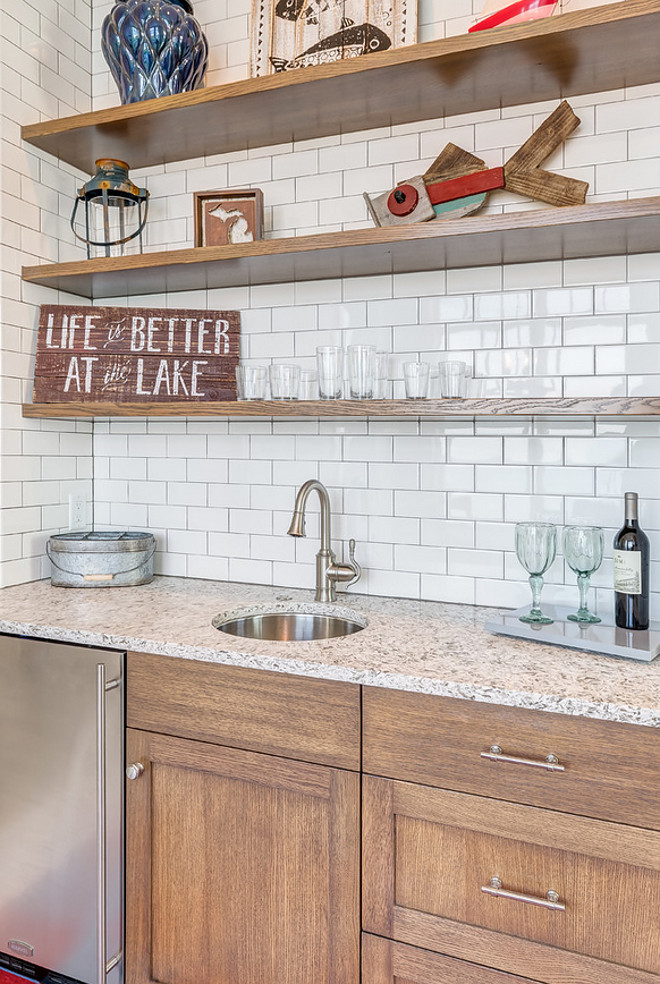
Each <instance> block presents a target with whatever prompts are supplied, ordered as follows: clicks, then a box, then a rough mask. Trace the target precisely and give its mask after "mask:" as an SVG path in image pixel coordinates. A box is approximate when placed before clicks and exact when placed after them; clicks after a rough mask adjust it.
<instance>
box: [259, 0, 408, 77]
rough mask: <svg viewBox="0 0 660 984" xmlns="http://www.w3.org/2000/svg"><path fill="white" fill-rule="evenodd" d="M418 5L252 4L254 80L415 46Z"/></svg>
mask: <svg viewBox="0 0 660 984" xmlns="http://www.w3.org/2000/svg"><path fill="white" fill-rule="evenodd" d="M416 39H417V0H252V25H251V72H252V75H253V76H259V75H270V74H272V73H274V72H288V71H292V70H294V69H297V68H309V67H310V66H314V65H325V64H328V63H330V62H335V61H340V60H341V59H344V58H357V57H359V56H361V55H368V54H372V53H374V52H377V51H387V50H388V48H399V47H401V46H403V45H406V44H413V43H414V42H415V41H416Z"/></svg>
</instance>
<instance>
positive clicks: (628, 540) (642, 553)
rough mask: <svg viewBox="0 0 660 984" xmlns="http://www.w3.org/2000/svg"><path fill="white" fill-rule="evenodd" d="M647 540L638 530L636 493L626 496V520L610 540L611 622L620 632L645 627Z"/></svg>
mask: <svg viewBox="0 0 660 984" xmlns="http://www.w3.org/2000/svg"><path fill="white" fill-rule="evenodd" d="M650 552H651V550H650V545H649V538H648V537H647V535H646V533H645V532H644V531H643V530H642V529H641V528H640V525H639V519H638V515H637V493H636V492H626V518H625V522H624V524H623V526H622V527H621V529H620V530H619V532H618V533H617V535H616V536H615V537H614V619H615V622H616V624H617V625H618V626H619V628H620V629H648V627H649V556H650Z"/></svg>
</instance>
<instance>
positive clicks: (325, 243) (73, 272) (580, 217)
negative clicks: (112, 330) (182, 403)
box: [23, 196, 660, 300]
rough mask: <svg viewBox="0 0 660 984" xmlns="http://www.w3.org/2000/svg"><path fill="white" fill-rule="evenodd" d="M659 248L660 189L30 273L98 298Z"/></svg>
mask: <svg viewBox="0 0 660 984" xmlns="http://www.w3.org/2000/svg"><path fill="white" fill-rule="evenodd" d="M656 251H660V196H657V197H653V198H636V199H631V200H629V201H614V202H597V203H594V204H587V205H578V206H573V207H569V208H543V209H536V210H527V211H520V212H506V213H504V214H499V215H475V216H470V217H468V218H462V219H446V220H436V221H434V222H424V223H417V224H411V225H406V226H398V227H387V228H368V229H355V230H352V231H350V232H332V233H319V234H316V235H311V236H298V237H295V238H287V239H264V240H259V241H258V242H252V243H244V244H240V245H232V246H205V247H199V248H194V249H177V250H168V251H164V252H153V253H151V252H149V253H138V254H134V255H130V256H120V257H109V258H106V257H103V258H100V259H92V260H74V261H71V262H68V263H49V264H41V265H38V266H27V267H23V279H24V280H25V281H27V282H29V283H33V284H40V285H41V286H44V287H53V288H55V289H56V290H62V291H66V292H67V293H69V294H77V295H79V296H81V297H88V298H90V299H91V300H96V299H98V298H105V297H130V296H134V295H145V294H166V293H172V292H175V291H182V290H185V291H190V290H205V289H210V288H221V287H239V286H252V285H257V284H270V283H285V282H289V281H304V280H328V279H334V278H342V277H367V276H374V275H382V274H394V273H410V272H414V271H419V270H443V269H449V268H456V267H479V266H490V265H499V264H502V263H529V262H534V261H541V260H568V259H576V258H578V257H583V256H609V255H614V254H620V253H648V252H656ZM475 282H477V283H478V274H475Z"/></svg>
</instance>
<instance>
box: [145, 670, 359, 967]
mask: <svg viewBox="0 0 660 984" xmlns="http://www.w3.org/2000/svg"><path fill="white" fill-rule="evenodd" d="M155 663H156V664H157V666H155V665H154V664H155ZM149 675H150V677H149ZM128 679H129V683H128V712H127V714H128V720H129V725H133V727H130V728H129V731H128V737H127V758H128V761H129V762H139V763H141V764H142V766H143V767H144V771H143V773H142V774H141V775H140V776H139V777H138V778H137V779H136V780H135V781H133V782H128V783H127V858H126V867H127V885H126V889H127V919H126V975H127V982H128V984H148V982H156V981H158V982H159V984H190V982H193V981H194V982H195V984H220V982H221V984H256V982H258V984H307V982H309V984H312V982H313V984H357V982H358V980H359V937H360V923H359V871H360V836H359V818H360V777H359V774H358V773H357V772H356V771H348V770H347V769H345V768H337V767H336V766H335V765H333V764H331V763H332V760H333V758H336V760H337V761H339V762H341V763H342V764H345V763H348V762H350V763H357V764H359V732H358V728H357V725H358V717H357V708H358V706H359V692H358V688H357V687H351V686H350V685H348V684H335V683H331V682H330V683H328V682H326V681H316V680H304V679H301V678H295V677H288V676H284V675H283V676H281V677H280V675H279V674H277V673H262V672H259V671H250V670H242V669H241V670H234V669H233V668H228V667H220V666H213V665H204V664H203V663H200V662H193V661H191V662H190V663H188V661H186V660H169V659H166V658H165V657H156V658H154V657H149V656H143V655H137V654H131V655H130V656H129V677H128ZM148 679H149V684H148V685H147V680H148ZM271 687H272V689H271ZM335 715H336V718H335ZM315 719H316V720H315ZM140 722H144V723H148V725H149V727H150V728H152V729H153V730H150V731H144V730H137V728H136V727H135V725H136V724H138V723H140ZM352 723H353V725H354V726H353V727H352ZM299 728H300V731H299V730H298V729H299ZM324 731H326V732H328V733H329V734H325V735H324V734H323V732H324ZM159 732H160V733H159ZM163 732H166V733H163ZM196 732H198V733H197V737H198V738H200V739H204V740H195V738H196ZM179 733H180V734H182V735H183V736H184V737H179V736H178V735H179ZM340 739H341V740H340ZM307 742H308V743H309V749H310V752H309V754H310V757H311V758H312V759H313V758H314V757H315V758H316V759H322V760H323V761H324V762H328V763H329V764H323V765H318V764H310V763H309V762H303V761H294V760H293V759H292V758H291V757H288V758H285V757H282V753H284V754H285V755H287V754H288V755H294V754H295V755H299V756H300V757H301V758H302V757H304V755H305V745H306V743H307ZM229 744H231V745H234V746H235V745H237V744H245V745H246V746H248V747H250V746H251V745H252V746H254V747H257V748H258V749H259V751H256V752H255V751H245V750H243V749H241V748H236V747H227V745H229ZM276 750H277V752H278V753H279V754H273V753H274V752H275V751H276Z"/></svg>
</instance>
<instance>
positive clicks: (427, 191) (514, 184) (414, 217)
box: [364, 100, 589, 226]
mask: <svg viewBox="0 0 660 984" xmlns="http://www.w3.org/2000/svg"><path fill="white" fill-rule="evenodd" d="M579 124H580V120H579V119H578V117H577V116H576V115H575V113H574V112H573V110H572V109H571V107H570V106H569V104H568V103H567V102H566V101H565V100H564V102H562V103H561V104H560V105H559V106H558V107H557V109H556V110H555V111H554V113H552V114H551V115H550V116H549V117H548V118H547V119H546V120H544V122H543V123H541V125H540V126H539V127H538V128H537V129H536V130H535V131H534V133H533V134H532V135H531V137H530V138H529V140H527V141H526V142H525V143H524V144H523V145H522V147H521V148H520V149H519V150H517V151H516V152H515V154H514V155H513V156H512V157H510V158H509V160H508V161H507V162H506V164H505V165H504V167H490V168H489V167H487V166H486V164H485V163H484V161H482V160H481V159H480V158H478V157H475V156H474V154H470V153H468V151H467V150H463V149H462V148H461V147H457V146H456V145H455V144H451V143H450V144H447V146H446V147H445V149H444V150H443V151H442V153H441V154H440V156H439V157H437V158H436V160H435V161H434V162H433V164H432V165H431V167H430V168H429V170H428V171H427V172H426V173H425V174H423V175H419V176H417V177H414V178H411V179H410V180H408V181H403V182H401V183H400V184H398V185H397V186H396V188H394V189H393V190H392V191H387V192H385V193H384V194H382V195H377V196H375V197H372V196H371V195H368V194H367V193H366V192H365V195H364V197H365V200H366V202H367V205H368V207H369V211H370V213H371V217H372V218H373V220H374V222H375V223H376V225H379V226H389V225H403V224H405V223H409V222H429V221H430V220H431V219H437V218H440V219H444V218H452V219H456V218H459V217H460V216H463V215H472V214H473V213H474V212H477V211H478V210H479V209H480V208H482V206H483V205H484V204H485V203H486V201H487V199H488V195H489V193H490V192H491V191H494V190H495V189H497V188H507V189H508V190H509V191H513V192H515V193H516V194H518V195H527V196H528V197H529V198H533V199H535V200H537V201H541V202H546V203H547V204H548V205H558V206H563V205H583V204H584V201H585V198H586V195H587V191H588V189H589V185H588V183H587V182H586V181H578V180H577V179H576V178H567V177H564V176H563V175H561V174H555V172H554V171H545V170H543V169H542V168H541V167H540V165H541V163H542V162H543V161H544V160H545V159H546V157H548V156H549V155H550V154H551V153H552V152H553V150H555V149H556V148H557V147H558V146H559V145H560V144H561V143H562V142H563V141H564V140H565V139H566V137H568V136H569V134H571V133H572V132H573V130H575V128H576V127H577V126H579Z"/></svg>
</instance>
